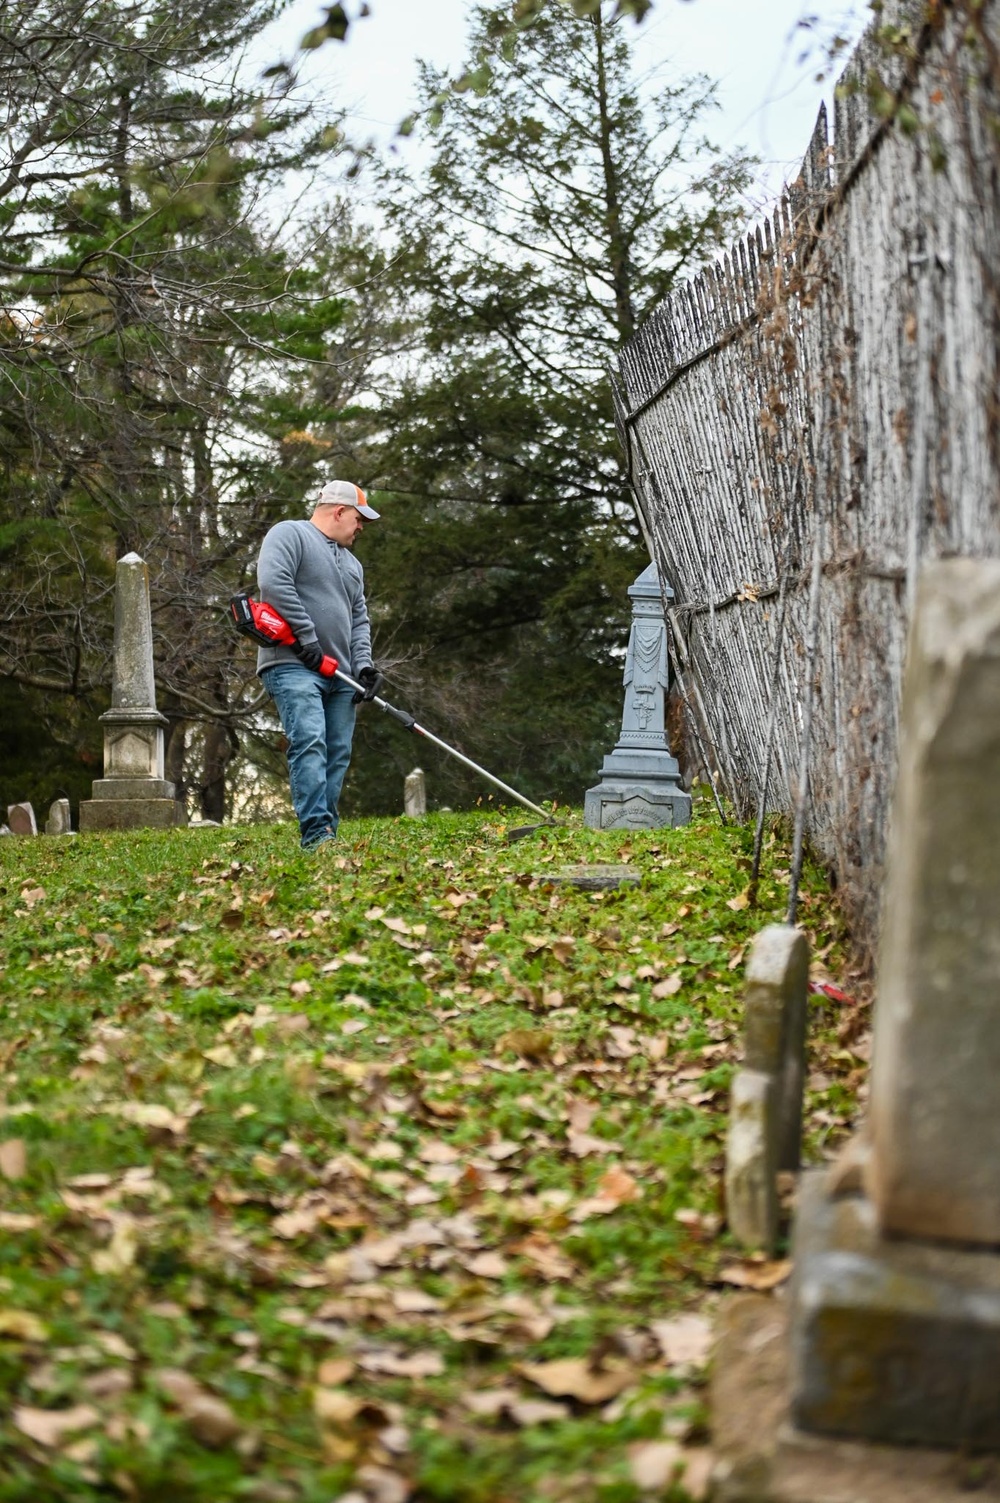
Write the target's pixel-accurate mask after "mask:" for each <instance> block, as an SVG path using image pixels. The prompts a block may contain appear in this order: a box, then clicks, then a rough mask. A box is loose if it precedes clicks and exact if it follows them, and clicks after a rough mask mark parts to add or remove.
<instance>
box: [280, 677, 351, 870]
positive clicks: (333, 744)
mask: <svg viewBox="0 0 1000 1503" xmlns="http://www.w3.org/2000/svg"><path fill="white" fill-rule="evenodd" d="M261 677H262V679H263V681H264V687H265V688H266V689H267V692H268V694H270V696H271V698H272V699H273V700H274V703H275V705H276V706H277V709H278V714H279V715H280V716H281V725H282V729H283V730H284V732H285V736H286V738H287V740H288V779H289V782H290V784H291V788H292V803H293V804H294V806H295V813H296V815H297V816H298V821H299V829H300V830H301V831H302V849H303V850H311V849H312V847H313V846H317V845H321V844H322V843H323V841H324V840H332V839H333V837H334V836H335V835H336V833H337V826H338V824H339V823H340V816H339V813H338V809H337V805H338V803H339V801H340V790H341V788H342V787H343V783H344V776H345V774H346V772H347V768H348V764H349V763H350V760H351V741H352V740H353V738H354V716H355V708H354V705H353V704H352V703H351V690H350V689H348V688H346V687H345V686H344V685H342V684H338V683H335V682H334V681H333V680H332V679H323V678H320V676H319V674H318V673H313V671H312V670H311V669H310V668H305V667H303V665H302V664H301V663H276V664H275V665H274V667H273V668H266V669H265V670H264V672H263V673H262V675H261Z"/></svg>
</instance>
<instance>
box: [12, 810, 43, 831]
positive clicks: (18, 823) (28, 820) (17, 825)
mask: <svg viewBox="0 0 1000 1503" xmlns="http://www.w3.org/2000/svg"><path fill="white" fill-rule="evenodd" d="M7 823H8V824H9V825H10V833H11V834H12V835H37V834H38V825H37V824H36V823H35V811H34V809H33V808H32V807H31V805H30V804H8V805H7Z"/></svg>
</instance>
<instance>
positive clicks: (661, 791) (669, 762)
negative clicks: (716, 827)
mask: <svg viewBox="0 0 1000 1503" xmlns="http://www.w3.org/2000/svg"><path fill="white" fill-rule="evenodd" d="M690 821H691V795H690V794H689V793H685V792H684V790H683V788H682V787H681V785H680V769H679V767H678V765H677V759H676V758H675V757H672V756H670V754H669V753H668V752H635V751H632V752H629V753H626V754H625V755H623V754H622V753H621V752H619V751H618V750H617V749H616V750H615V751H613V752H612V753H611V755H610V756H608V757H605V759H604V766H603V767H602V768H601V781H600V782H599V783H598V784H597V785H596V786H595V787H594V788H588V789H587V792H586V794H585V796H584V801H583V822H584V824H585V825H587V826H589V828H590V829H592V830H659V829H673V828H675V827H676V826H678V825H686V824H689V823H690Z"/></svg>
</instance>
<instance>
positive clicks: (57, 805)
mask: <svg viewBox="0 0 1000 1503" xmlns="http://www.w3.org/2000/svg"><path fill="white" fill-rule="evenodd" d="M45 833H46V835H72V833H73V825H72V821H71V816H70V807H69V799H68V798H56V799H53V800H52V803H51V804H50V805H49V813H48V818H47V819H46V821H45Z"/></svg>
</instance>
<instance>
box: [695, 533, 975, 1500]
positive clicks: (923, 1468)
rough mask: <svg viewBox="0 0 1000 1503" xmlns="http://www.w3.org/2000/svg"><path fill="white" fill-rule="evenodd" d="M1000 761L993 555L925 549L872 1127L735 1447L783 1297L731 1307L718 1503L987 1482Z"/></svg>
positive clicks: (836, 1178)
mask: <svg viewBox="0 0 1000 1503" xmlns="http://www.w3.org/2000/svg"><path fill="white" fill-rule="evenodd" d="M998 766H1000V561H995V560H989V561H982V560H970V559H954V560H949V561H947V562H940V563H935V564H932V565H930V566H929V567H928V568H927V569H926V570H925V572H924V575H923V576H922V579H921V581H920V585H919V588H918V591H917V599H916V605H915V612H914V620H913V627H912V631H911V636H910V644H909V655H908V660H907V667H906V679H905V684H904V690H903V702H902V708H901V722H900V761H899V772H898V778H897V784H896V791H895V801H894V805H893V814H892V823H891V830H890V846H889V866H888V879H887V885H886V892H885V898H884V920H883V924H884V927H883V936H882V944H881V949H880V955H879V991H878V1000H877V1004H876V1012H875V1024H874V1064H873V1073H872V1084H871V1107H870V1122H869V1127H868V1130H867V1132H866V1134H865V1136H864V1138H863V1139H861V1140H860V1141H855V1143H854V1144H852V1145H851V1146H850V1148H849V1151H848V1152H847V1154H846V1155H845V1156H844V1158H843V1159H842V1161H841V1162H840V1163H838V1164H835V1165H834V1166H833V1168H832V1169H830V1168H827V1169H821V1170H817V1171H814V1172H812V1173H810V1174H809V1175H807V1176H806V1177H805V1179H804V1181H803V1184H802V1186H801V1189H800V1195H799V1203H798V1209H797V1213H796V1219H795V1230H794V1239H793V1254H794V1263H795V1273H794V1283H793V1287H792V1297H791V1313H790V1320H791V1339H790V1344H789V1347H788V1368H789V1373H788V1377H787V1379H785V1378H782V1379H781V1382H782V1383H783V1385H784V1391H783V1393H782V1394H780V1395H779V1396H778V1397H777V1398H775V1397H774V1395H775V1394H776V1393H777V1388H776V1387H775V1384H774V1383H773V1382H772V1384H771V1390H770V1392H771V1396H772V1401H773V1402H772V1414H771V1420H772V1423H771V1424H770V1426H765V1425H762V1424H761V1423H760V1415H759V1414H758V1422H757V1432H758V1433H757V1438H756V1439H752V1438H751V1437H749V1436H744V1438H743V1440H742V1442H740V1441H739V1440H738V1437H737V1430H738V1424H737V1423H736V1421H735V1418H734V1416H735V1409H734V1408H733V1405H732V1404H731V1403H728V1404H727V1400H726V1397H725V1391H724V1390H725V1383H726V1382H727V1381H728V1382H729V1383H733V1382H735V1381H736V1380H737V1378H738V1382H739V1387H740V1389H741V1390H742V1391H743V1392H744V1393H745V1392H747V1391H748V1390H749V1389H753V1388H755V1386H757V1385H760V1384H763V1385H764V1387H765V1388H766V1387H767V1384H768V1382H769V1381H770V1380H769V1379H768V1377H767V1374H766V1373H764V1372H762V1370H761V1368H760V1365H759V1364H757V1365H756V1366H755V1361H754V1359H753V1358H752V1355H751V1353H752V1350H753V1348H754V1347H755V1346H756V1348H757V1349H758V1350H762V1347H761V1342H762V1339H763V1328H762V1326H761V1321H762V1320H763V1321H765V1322H766V1321H767V1320H770V1321H771V1322H772V1324H773V1323H774V1322H775V1315H774V1311H775V1305H774V1303H773V1302H771V1303H770V1312H771V1313H770V1314H767V1313H766V1311H765V1314H764V1315H759V1314H754V1313H753V1312H752V1311H751V1310H750V1309H749V1308H748V1307H746V1306H744V1307H742V1309H737V1311H736V1313H735V1315H732V1316H731V1317H729V1318H728V1331H724V1335H723V1340H722V1343H721V1349H720V1354H719V1362H720V1363H721V1364H722V1365H723V1367H724V1368H725V1369H726V1370H727V1371H728V1373H729V1377H728V1379H725V1380H723V1383H722V1388H720V1389H719V1390H718V1391H717V1406H716V1407H717V1415H716V1418H717V1432H718V1433H717V1442H718V1444H719V1448H720V1451H721V1453H722V1455H723V1461H722V1464H721V1471H720V1475H719V1478H718V1488H717V1491H716V1493H715V1494H714V1495H713V1496H714V1497H716V1498H718V1499H719V1500H721V1503H749V1500H751V1499H752V1500H753V1503H775V1500H780V1503H815V1499H816V1498H817V1497H822V1498H826V1497H828V1496H830V1497H834V1496H835V1497H837V1498H838V1499H839V1498H841V1497H843V1498H845V1499H849V1500H854V1499H855V1498H856V1497H857V1498H858V1499H860V1498H862V1497H864V1498H865V1499H867V1498H869V1497H870V1498H871V1499H872V1500H877V1503H883V1500H886V1503H890V1500H891V1503H896V1500H897V1499H899V1500H900V1503H903V1500H904V1499H905V1500H906V1503H924V1500H926V1503H930V1500H931V1499H933V1500H934V1503H945V1500H951V1499H952V1498H954V1499H956V1500H957V1499H958V1498H959V1497H961V1496H965V1495H966V1494H965V1491H964V1488H965V1487H967V1486H968V1485H971V1481H970V1479H971V1480H974V1481H975V1484H976V1486H977V1488H978V1489H979V1490H978V1491H977V1493H976V1496H977V1497H986V1498H990V1499H994V1498H997V1497H1000V1458H998V1459H997V1461H996V1463H993V1462H984V1463H979V1464H977V1468H976V1469H975V1477H974V1478H972V1473H971V1472H967V1470H963V1468H965V1467H966V1463H965V1462H964V1461H963V1458H967V1457H968V1456H970V1455H974V1454H975V1453H977V1452H979V1453H983V1452H987V1453H988V1452H994V1453H997V1452H1000V1087H998V1081H1000V921H998V915H1000V779H998V777H997V768H998ZM741 1323H742V1334H740V1328H741ZM777 1324H778V1326H780V1324H781V1321H780V1317H779V1319H778V1322H777ZM754 1327H756V1329H754ZM776 1339H777V1340H779V1341H780V1340H781V1338H780V1333H779V1335H778V1337H777V1338H776ZM782 1345H783V1343H782ZM778 1349H779V1348H778V1347H777V1346H775V1347H773V1348H772V1350H773V1351H778ZM734 1396H735V1395H734ZM763 1407H764V1408H765V1409H766V1407H767V1405H766V1404H764V1406H763ZM761 1412H763V1411H761ZM788 1419H790V1420H791V1426H788V1425H787V1424H785V1425H784V1428H782V1425H783V1422H784V1421H787V1420H788ZM764 1431H769V1438H767V1437H766V1436H763V1434H762V1432H764ZM918 1446H919V1447H922V1448H925V1449H922V1450H920V1451H919V1452H915V1451H914V1450H912V1449H899V1448H900V1447H907V1448H912V1447H918ZM928 1447H938V1448H941V1450H940V1451H938V1452H935V1451H933V1450H929V1449H926V1448H928ZM947 1452H950V1453H952V1454H951V1456H948V1455H947V1454H944V1455H942V1453H947ZM852 1457H853V1458H854V1459H853V1460H852ZM991 1467H992V1480H991V1475H990V1469H991ZM852 1468H853V1470H852ZM852 1479H853V1480H852ZM851 1488H853V1489H854V1490H853V1491H852V1490H851Z"/></svg>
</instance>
